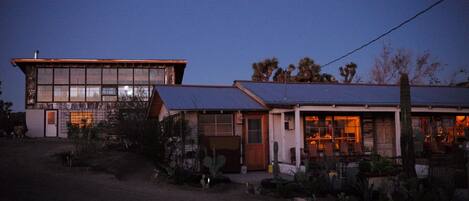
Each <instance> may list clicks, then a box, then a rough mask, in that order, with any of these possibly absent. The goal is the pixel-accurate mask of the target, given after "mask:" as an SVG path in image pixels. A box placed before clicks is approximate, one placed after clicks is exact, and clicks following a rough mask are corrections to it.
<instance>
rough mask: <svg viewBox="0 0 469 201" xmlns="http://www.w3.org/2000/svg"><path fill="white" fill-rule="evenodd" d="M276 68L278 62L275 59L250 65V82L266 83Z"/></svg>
mask: <svg viewBox="0 0 469 201" xmlns="http://www.w3.org/2000/svg"><path fill="white" fill-rule="evenodd" d="M277 68H278V60H277V58H275V57H272V58H269V59H264V60H263V61H260V62H256V63H253V64H252V70H253V74H252V80H253V81H259V82H268V81H269V80H270V77H271V76H272V74H273V72H274V71H275V70H276V69H277Z"/></svg>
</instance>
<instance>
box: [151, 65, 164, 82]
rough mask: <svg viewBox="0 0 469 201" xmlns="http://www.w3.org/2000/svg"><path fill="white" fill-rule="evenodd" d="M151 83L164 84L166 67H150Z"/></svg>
mask: <svg viewBox="0 0 469 201" xmlns="http://www.w3.org/2000/svg"><path fill="white" fill-rule="evenodd" d="M150 83H151V84H164V68H158V69H150Z"/></svg>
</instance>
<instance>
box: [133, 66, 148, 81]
mask: <svg viewBox="0 0 469 201" xmlns="http://www.w3.org/2000/svg"><path fill="white" fill-rule="evenodd" d="M134 79H135V81H134V82H135V84H148V69H146V68H144V69H137V68H136V69H134Z"/></svg>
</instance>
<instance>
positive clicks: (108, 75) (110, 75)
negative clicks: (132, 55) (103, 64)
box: [103, 68, 117, 84]
mask: <svg viewBox="0 0 469 201" xmlns="http://www.w3.org/2000/svg"><path fill="white" fill-rule="evenodd" d="M103 84H117V69H115V68H103Z"/></svg>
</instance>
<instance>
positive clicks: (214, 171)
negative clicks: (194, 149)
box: [204, 149, 226, 178]
mask: <svg viewBox="0 0 469 201" xmlns="http://www.w3.org/2000/svg"><path fill="white" fill-rule="evenodd" d="M212 153H213V155H212V157H210V156H205V158H204V166H205V167H207V168H208V171H209V172H210V177H211V178H215V177H217V176H218V175H220V169H221V168H222V167H223V166H224V165H225V162H226V158H225V156H223V155H218V156H217V154H216V151H215V149H213V150H212Z"/></svg>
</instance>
